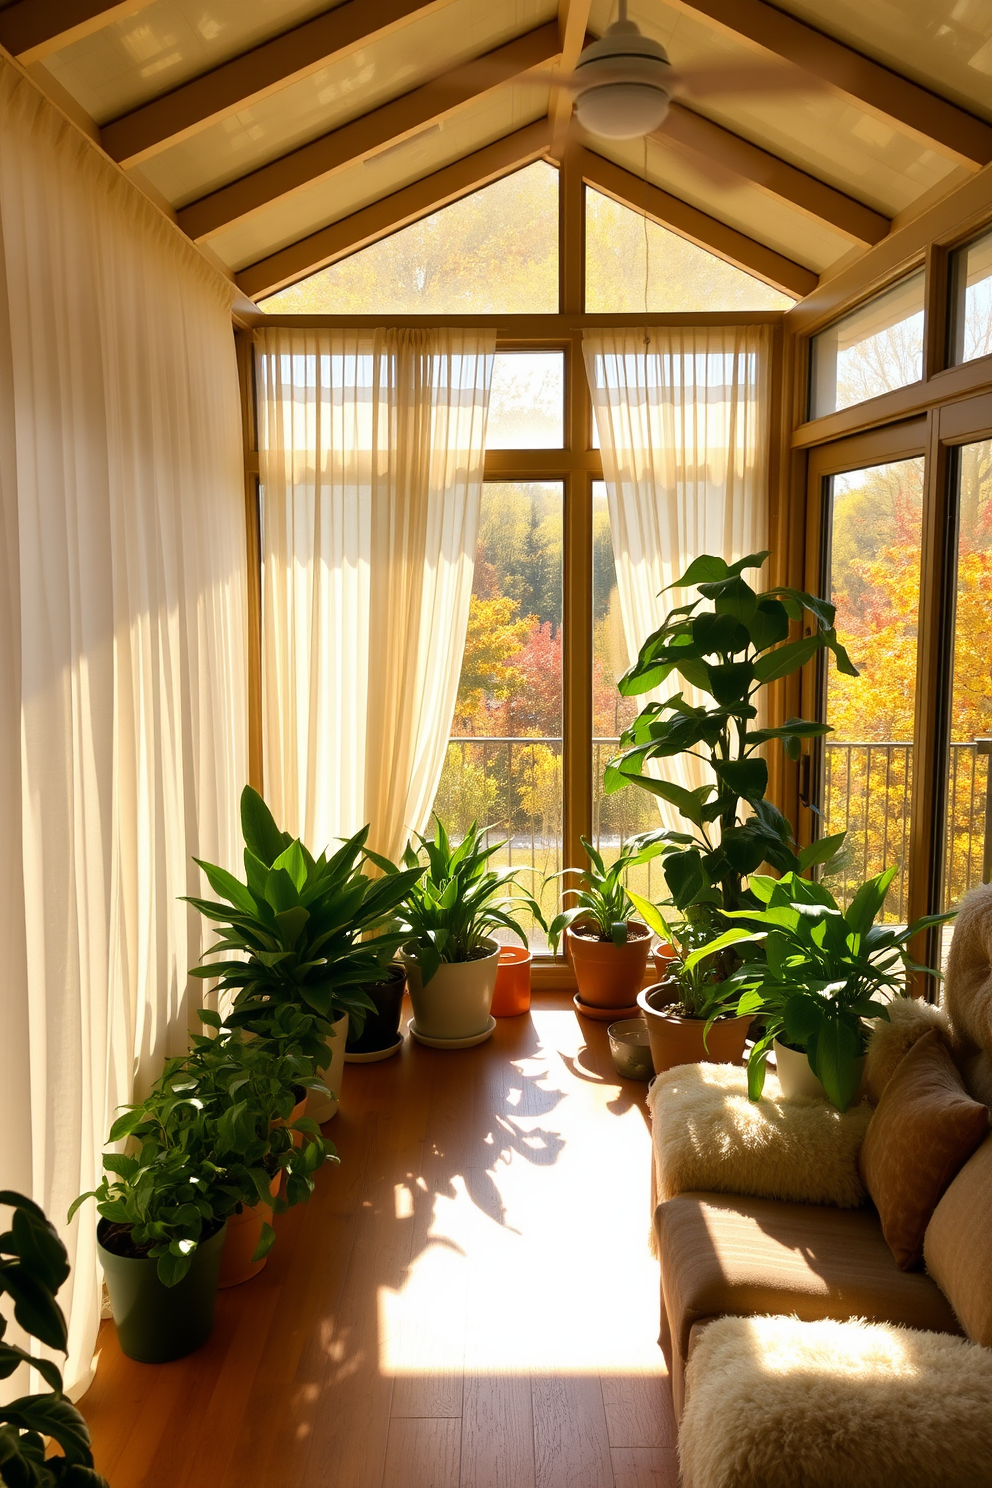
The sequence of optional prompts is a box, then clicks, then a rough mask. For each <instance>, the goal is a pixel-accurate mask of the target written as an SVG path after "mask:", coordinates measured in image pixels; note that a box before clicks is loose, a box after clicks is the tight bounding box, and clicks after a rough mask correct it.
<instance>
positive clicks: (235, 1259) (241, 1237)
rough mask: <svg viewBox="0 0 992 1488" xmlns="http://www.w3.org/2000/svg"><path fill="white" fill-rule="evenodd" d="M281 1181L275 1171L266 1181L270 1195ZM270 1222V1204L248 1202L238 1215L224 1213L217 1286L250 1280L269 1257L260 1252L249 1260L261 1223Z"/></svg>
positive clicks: (252, 1253)
mask: <svg viewBox="0 0 992 1488" xmlns="http://www.w3.org/2000/svg"><path fill="white" fill-rule="evenodd" d="M281 1182H282V1174H281V1173H276V1175H275V1177H274V1178H273V1179H272V1182H271V1183H270V1184H269V1193H270V1194H271V1195H272V1197H273V1198H276V1197H277V1195H278V1193H279V1184H280V1183H281ZM271 1223H272V1207H271V1205H270V1204H252V1206H251V1207H250V1208H248V1207H247V1206H246V1207H244V1208H243V1209H242V1210H241V1213H240V1214H231V1215H229V1216H228V1221H227V1233H226V1234H225V1236H224V1249H223V1251H222V1252H221V1257H220V1277H219V1279H218V1282H217V1285H218V1286H219V1287H232V1286H240V1285H241V1283H242V1282H243V1281H250V1280H251V1278H252V1277H253V1276H257V1275H258V1273H259V1271H261V1270H262V1268H263V1266H264V1265H265V1263H266V1261H267V1260H268V1259H269V1258H268V1256H267V1255H264V1256H263V1257H262V1259H261V1260H260V1261H253V1260H252V1256H253V1255H254V1254H255V1251H256V1250H257V1249H258V1242H259V1241H260V1240H261V1238H262V1226H263V1224H271Z"/></svg>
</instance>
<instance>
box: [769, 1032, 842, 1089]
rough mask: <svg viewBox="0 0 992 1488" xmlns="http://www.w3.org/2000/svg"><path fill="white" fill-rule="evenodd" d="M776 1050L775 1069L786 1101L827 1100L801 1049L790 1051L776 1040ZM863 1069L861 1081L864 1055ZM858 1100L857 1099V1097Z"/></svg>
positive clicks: (773, 1045)
mask: <svg viewBox="0 0 992 1488" xmlns="http://www.w3.org/2000/svg"><path fill="white" fill-rule="evenodd" d="M772 1048H773V1049H774V1050H775V1068H776V1070H777V1072H778V1083H779V1084H780V1085H781V1087H782V1094H783V1095H784V1096H785V1098H786V1100H800V1099H802V1098H803V1097H804V1096H811V1095H812V1096H815V1097H816V1099H817V1100H827V1099H828V1096H827V1092H826V1091H825V1090H824V1088H823V1085H822V1084H821V1083H820V1081H819V1080H818V1079H817V1077H816V1075H814V1073H813V1071H812V1069H811V1068H810V1062H809V1060H808V1059H807V1057H806V1054H805V1052H804V1051H803V1050H801V1049H790V1048H789V1047H788V1046H787V1045H786V1044H780V1043H779V1041H778V1039H775V1041H774V1043H773V1044H772ZM859 1064H860V1068H861V1079H862V1082H863V1081H864V1072H865V1060H864V1055H862V1056H861V1059H860V1061H859ZM855 1099H857V1097H855Z"/></svg>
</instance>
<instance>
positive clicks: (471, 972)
mask: <svg viewBox="0 0 992 1488" xmlns="http://www.w3.org/2000/svg"><path fill="white" fill-rule="evenodd" d="M486 945H488V946H491V948H492V949H491V951H490V953H489V955H487V956H484V957H480V958H479V959H478V960H477V961H445V962H444V963H443V964H442V965H441V966H439V967H438V969H437V971H436V972H435V973H434V975H433V976H432V977H431V979H430V981H429V982H428V983H427V986H426V987H425V986H424V985H423V984H422V982H421V980H420V962H419V961H418V960H417V959H416V957H415V956H413V955H411V954H410V952H408V951H407V950H406V949H403V950H401V951H400V959H401V960H402V962H403V964H404V966H405V967H406V979H407V987H408V988H409V991H410V1001H411V1003H412V1004H413V1021H414V1024H415V1025H416V1030H417V1032H418V1033H422V1034H423V1035H424V1037H425V1038H435V1039H463V1038H473V1037H474V1036H475V1035H476V1034H477V1033H483V1032H484V1031H485V1029H486V1026H487V1025H488V1023H489V1014H490V1010H491V1008H492V1002H493V992H494V991H495V988H496V973H497V971H498V970H499V946H498V945H497V943H496V941H494V940H488V941H486Z"/></svg>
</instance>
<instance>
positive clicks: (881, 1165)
mask: <svg viewBox="0 0 992 1488" xmlns="http://www.w3.org/2000/svg"><path fill="white" fill-rule="evenodd" d="M988 1132H989V1110H988V1107H987V1106H984V1105H982V1104H981V1103H980V1102H979V1101H974V1100H972V1098H971V1096H970V1095H969V1094H968V1092H967V1091H966V1090H965V1088H964V1085H963V1083H962V1080H961V1076H960V1074H959V1073H958V1070H957V1068H956V1066H955V1064H954V1061H953V1059H952V1058H951V1056H950V1053H949V1052H948V1050H947V1048H946V1046H945V1044H944V1042H943V1040H942V1038H941V1036H940V1034H939V1033H938V1032H937V1030H936V1029H934V1030H932V1031H931V1032H930V1033H927V1034H924V1036H923V1038H921V1039H919V1040H918V1041H917V1042H916V1043H915V1044H914V1045H913V1047H912V1048H911V1049H910V1050H909V1052H908V1053H907V1054H906V1055H905V1057H904V1058H903V1060H902V1062H901V1063H900V1065H899V1068H898V1069H897V1070H896V1072H895V1074H894V1075H893V1076H892V1078H891V1079H890V1080H889V1082H888V1084H887V1085H886V1087H885V1089H884V1091H883V1092H882V1098H881V1100H880V1101H879V1103H878V1108H877V1109H876V1111H875V1114H874V1116H873V1117H872V1119H871V1123H870V1125H869V1127H868V1132H867V1135H866V1136H865V1140H864V1145H863V1147H862V1149H861V1176H862V1178H863V1179H864V1182H865V1187H866V1188H867V1189H868V1192H869V1193H870V1194H871V1196H872V1198H873V1199H874V1201H875V1205H876V1207H877V1209H878V1213H879V1217H880V1218H881V1222H882V1233H883V1234H884V1235H885V1238H886V1241H887V1242H888V1244H889V1246H890V1247H891V1250H892V1254H893V1255H894V1256H895V1258H896V1260H897V1262H898V1263H899V1265H900V1266H901V1267H902V1268H903V1270H909V1269H910V1268H912V1267H914V1266H918V1265H919V1264H920V1262H921V1261H922V1259H923V1236H924V1233H925V1231H926V1228H927V1225H928V1224H929V1223H930V1217H931V1215H932V1214H933V1211H934V1210H935V1209H936V1207H937V1204H938V1203H939V1201H940V1199H941V1196H942V1195H943V1193H944V1192H945V1190H946V1189H947V1186H948V1184H949V1183H950V1182H951V1180H952V1179H953V1178H954V1177H955V1176H956V1174H957V1173H958V1172H959V1171H960V1169H961V1168H962V1167H963V1166H964V1164H965V1163H966V1162H967V1161H968V1158H969V1157H970V1156H971V1154H972V1153H973V1152H974V1151H975V1149H976V1147H977V1146H978V1145H979V1143H980V1142H982V1141H983V1140H984V1138H985V1137H987V1136H988Z"/></svg>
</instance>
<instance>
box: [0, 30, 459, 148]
mask: <svg viewBox="0 0 992 1488" xmlns="http://www.w3.org/2000/svg"><path fill="white" fill-rule="evenodd" d="M443 3H444V0H345V3H344V4H343V5H338V6H335V8H334V9H333V10H326V11H324V12H323V13H322V14H321V15H318V16H314V17H313V18H312V19H311V20H309V21H304V22H303V23H302V24H301V25H299V26H294V28H293V29H292V30H291V31H285V32H284V33H283V34H282V35H281V36H274V37H272V39H271V40H270V41H266V42H263V43H262V44H261V46H257V47H253V48H252V50H251V51H250V52H245V53H243V54H242V55H241V56H240V57H232V58H231V59H230V61H228V62H222V63H221V64H220V65H219V66H218V67H214V68H212V69H211V71H210V72H205V73H203V74H202V75H201V76H200V77H196V78H191V79H190V80H189V82H187V83H183V84H182V85H181V86H180V87H178V88H174V89H173V90H172V92H171V93H165V94H163V95H162V97H161V98H153V99H151V101H150V102H148V103H145V104H142V105H141V107H140V108H137V109H134V110H133V112H131V113H129V114H125V115H124V116H123V117H122V118H120V119H115V120H113V121H112V122H111V123H109V124H105V125H104V127H103V130H102V132H101V142H102V144H103V148H104V149H105V150H106V152H107V154H108V155H109V156H110V157H111V159H113V160H116V161H117V162H118V164H119V165H123V166H128V165H140V164H141V162H142V161H143V160H147V159H148V157H149V156H151V155H155V154H157V153H158V152H159V151H160V150H163V149H165V148H166V146H167V145H170V144H173V143H175V142H176V141H177V140H181V139H187V138H188V137H189V136H190V135H192V134H196V133H197V132H198V131H199V130H201V129H205V128H206V126H207V125H208V124H212V123H214V122H216V120H218V119H223V118H225V117H226V116H227V115H229V114H232V113H235V112H236V111H237V110H238V109H241V108H246V107H247V106H248V105H249V104H252V103H257V102H258V101H259V99H262V98H265V97H267V96H268V95H269V94H270V93H274V92H276V91H277V90H278V89H279V88H284V87H286V85H287V84H288V83H292V82H295V81H297V80H298V79H299V78H303V77H306V76H307V75H308V74H310V73H313V72H317V71H318V70H319V69H320V68H322V67H327V66H329V65H330V63H332V62H336V61H339V60H340V59H341V58H342V57H346V56H347V55H348V54H349V53H350V52H353V51H356V50H357V49H358V48H359V47H363V46H368V45H369V44H370V43H371V42H373V41H375V40H376V39H378V38H379V37H381V36H382V35H383V34H385V33H386V32H389V31H393V30H396V29H397V28H398V27H399V26H402V25H403V24H404V22H406V21H409V20H411V19H413V18H414V17H415V16H421V15H427V14H429V13H430V12H431V11H433V10H437V9H439V7H440V6H441V5H442V4H443ZM0 14H2V12H0Z"/></svg>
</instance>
